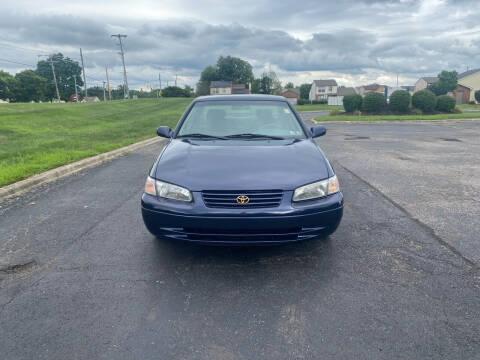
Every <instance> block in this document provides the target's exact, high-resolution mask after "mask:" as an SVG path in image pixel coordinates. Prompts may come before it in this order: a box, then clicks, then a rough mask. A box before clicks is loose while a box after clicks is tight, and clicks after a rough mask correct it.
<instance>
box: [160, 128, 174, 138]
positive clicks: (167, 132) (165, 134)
mask: <svg viewBox="0 0 480 360" xmlns="http://www.w3.org/2000/svg"><path fill="white" fill-rule="evenodd" d="M157 135H158V136H160V137H164V138H171V137H172V130H170V128H169V127H168V126H159V127H158V128H157Z"/></svg>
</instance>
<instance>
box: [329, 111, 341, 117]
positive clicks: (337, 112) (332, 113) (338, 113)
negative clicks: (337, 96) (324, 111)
mask: <svg viewBox="0 0 480 360" xmlns="http://www.w3.org/2000/svg"><path fill="white" fill-rule="evenodd" d="M340 114H341V112H340V110H338V109H333V110H331V111H330V115H331V116H336V115H340Z"/></svg>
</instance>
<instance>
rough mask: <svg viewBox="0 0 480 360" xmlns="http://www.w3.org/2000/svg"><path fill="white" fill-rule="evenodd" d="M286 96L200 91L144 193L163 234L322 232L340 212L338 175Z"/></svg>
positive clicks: (269, 238) (208, 236)
mask: <svg viewBox="0 0 480 360" xmlns="http://www.w3.org/2000/svg"><path fill="white" fill-rule="evenodd" d="M325 133H326V129H325V127H323V126H320V125H318V126H313V127H311V128H308V127H307V126H306V125H305V123H304V122H303V121H302V119H301V117H300V115H299V114H298V113H297V112H296V110H295V108H294V107H293V106H292V105H291V104H290V103H289V102H288V101H287V99H285V98H283V97H279V96H271V95H218V96H207V97H199V98H197V99H195V100H194V101H193V102H192V103H191V104H190V106H189V107H188V109H187V110H186V111H185V113H184V114H183V116H182V117H181V119H180V121H179V122H178V125H177V126H176V128H175V130H173V131H172V130H171V129H169V128H168V127H164V126H161V127H159V128H158V129H157V134H158V135H159V136H162V137H165V138H167V139H168V142H167V144H166V145H165V147H164V148H163V150H162V152H161V153H160V155H159V156H158V158H157V160H156V161H155V163H154V165H153V166H152V168H151V170H150V174H149V176H148V177H147V180H146V183H145V189H144V193H143V195H142V200H141V208H142V216H143V220H144V222H145V225H146V227H147V229H148V230H149V231H150V232H151V233H152V234H154V235H155V236H157V237H159V238H169V239H174V240H186V241H191V242H202V243H212V244H235V245H240V244H245V245H250V244H272V243H285V242H294V241H300V240H305V239H312V238H320V237H325V236H327V235H329V234H331V233H333V232H334V231H335V230H336V229H337V227H338V225H339V223H340V220H341V218H342V213H343V195H342V193H341V191H340V185H339V181H338V179H337V176H336V175H335V173H334V171H333V169H332V167H331V166H330V163H329V162H328V160H327V158H326V157H325V155H324V154H323V152H322V151H321V150H320V148H319V147H318V145H317V144H316V143H315V141H314V138H317V137H319V136H322V135H324V134H325Z"/></svg>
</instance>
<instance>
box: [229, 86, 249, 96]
mask: <svg viewBox="0 0 480 360" xmlns="http://www.w3.org/2000/svg"><path fill="white" fill-rule="evenodd" d="M232 94H250V89H249V87H248V85H245V84H232Z"/></svg>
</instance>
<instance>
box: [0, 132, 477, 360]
mask: <svg viewBox="0 0 480 360" xmlns="http://www.w3.org/2000/svg"><path fill="white" fill-rule="evenodd" d="M467 124H470V125H467ZM369 126H370V127H362V125H354V126H352V127H349V126H348V125H334V124H329V125H328V129H329V134H328V136H327V137H324V138H322V139H321V140H320V141H321V143H322V145H323V147H324V149H325V150H326V152H327V154H328V155H329V157H330V158H331V159H333V163H334V166H335V167H336V170H337V173H338V175H339V177H340V179H341V182H342V186H343V190H344V193H345V199H346V207H345V215H344V220H343V222H342V224H341V226H340V227H339V229H338V231H337V232H336V233H335V234H334V235H333V236H331V237H330V238H329V239H327V240H324V241H310V242H305V243H300V244H296V245H288V246H279V247H261V248H246V249H243V248H217V247H201V246H192V245H188V244H175V243H171V242H162V241H158V240H156V239H154V238H153V237H152V236H151V235H150V234H149V233H148V232H147V231H146V230H145V229H144V227H143V224H142V221H141V216H140V212H139V198H140V194H141V191H142V186H143V182H144V180H145V174H146V172H147V170H148V168H149V167H150V165H151V163H152V161H153V159H154V157H155V155H156V154H157V153H158V152H159V151H160V148H161V145H159V146H152V147H150V148H145V149H143V150H142V151H137V152H135V153H132V154H130V155H127V156H124V157H122V158H119V159H117V160H115V161H112V162H110V163H108V164H104V165H102V166H99V167H96V168H94V169H90V170H88V171H85V172H83V173H81V174H79V175H78V176H73V177H69V178H66V179H63V180H61V181H58V182H56V183H54V184H50V185H48V186H44V187H43V188H41V189H39V190H36V191H34V192H33V193H30V194H28V195H26V196H23V197H22V198H20V199H18V200H17V201H15V202H12V203H8V204H2V206H3V208H1V209H0V263H2V262H3V271H0V278H1V279H2V280H0V349H1V352H0V353H1V356H0V357H1V358H2V360H3V359H5V360H9V359H33V358H34V359H70V358H75V359H101V358H105V359H159V358H161V359H319V358H321V359H330V358H331V359H397V358H401V359H412V358H422V359H424V358H425V359H426V358H431V359H473V358H475V357H478V354H479V353H480V341H479V337H478V334H479V333H480V318H479V314H480V297H479V295H480V274H479V270H478V267H477V266H476V265H473V264H472V261H473V260H474V259H473V257H472V256H469V255H470V254H469V253H467V252H462V250H461V249H460V246H456V245H457V243H454V242H453V240H452V239H451V238H450V237H449V235H447V233H441V232H438V233H437V232H435V233H434V232H433V231H432V230H431V229H430V227H431V226H430V225H429V224H428V223H427V224H426V225H425V223H424V221H425V222H426V221H427V220H429V219H438V217H437V216H438V215H437V210H436V207H437V206H442V205H443V204H444V203H443V202H441V203H435V206H430V207H428V206H426V207H422V208H421V209H420V208H419V210H418V214H419V215H421V216H417V214H416V213H415V212H414V209H416V206H414V207H412V209H410V208H408V207H407V205H408V204H409V203H411V202H410V201H407V199H408V198H413V199H414V200H415V199H417V198H419V199H421V197H426V196H427V195H426V194H428V191H427V190H428V189H427V187H426V185H425V184H428V182H427V181H428V179H430V180H429V181H430V186H429V188H430V189H436V188H437V187H442V188H443V187H444V186H445V187H446V188H448V189H449V190H450V189H451V188H452V187H453V188H454V189H456V185H455V181H454V179H455V177H457V178H458V177H461V176H462V175H466V176H464V177H463V178H470V177H472V176H475V174H476V173H475V171H477V170H478V168H476V167H475V166H476V165H475V164H472V166H471V167H467V166H465V167H459V165H455V164H451V166H453V168H452V170H451V169H450V167H448V166H447V165H442V167H441V168H440V169H438V170H435V171H433V170H432V169H431V167H433V165H431V166H426V165H425V164H424V165H423V166H418V169H420V168H425V169H426V170H425V171H426V172H425V174H426V175H424V177H423V176H422V177H421V179H422V182H421V183H420V184H419V185H418V186H416V187H415V189H421V190H422V191H421V192H419V191H418V190H415V189H413V190H411V191H417V192H419V195H418V196H417V197H415V196H413V195H411V194H408V195H405V194H404V192H401V191H399V190H395V189H393V187H395V186H401V187H403V188H409V187H407V185H406V184H408V183H411V184H417V181H416V178H417V177H416V175H417V172H420V170H417V168H415V169H414V174H413V175H412V174H411V172H407V171H406V169H405V168H404V166H405V165H403V164H409V163H413V164H415V161H425V160H422V159H431V158H432V160H431V161H432V163H436V161H434V160H433V157H435V158H437V159H438V158H443V157H445V158H449V157H451V156H456V159H457V160H462V159H473V156H472V155H471V154H470V151H471V150H472V149H473V148H469V149H470V151H468V150H467V149H468V148H467V146H468V145H471V142H473V141H474V139H473V138H471V137H470V135H469V134H473V132H474V131H477V130H476V129H478V128H477V125H475V124H473V123H465V124H464V123H461V124H460V125H458V124H457V123H454V124H446V125H445V127H444V129H445V130H442V128H441V125H436V124H435V125H433V124H430V125H419V126H418V127H417V128H412V127H411V126H410V125H406V124H405V125H404V126H406V127H405V128H402V127H401V126H398V127H397V128H395V127H394V126H393V125H389V126H392V127H388V126H385V125H378V126H376V125H369ZM468 126H470V128H467V127H468ZM408 129H410V130H408ZM412 129H414V130H412ZM421 129H423V132H419V131H420V130H421ZM440 133H445V134H444V135H442V136H441V137H444V138H457V139H459V140H461V141H460V142H459V141H449V140H439V139H437V137H440V135H439V134H440ZM446 134H448V135H446ZM363 137H369V139H364V138H363ZM422 139H424V140H422ZM428 139H430V140H428ZM424 142H426V144H424ZM412 143H413V144H415V148H416V149H417V150H419V151H418V152H415V151H414V150H413V149H411V147H412V146H413V145H412ZM422 144H423V145H422ZM435 144H436V145H435ZM473 146H475V144H473ZM386 149H390V150H388V151H387V150H386ZM429 149H430V150H429ZM445 149H450V152H447V151H446V150H445ZM439 152H443V153H444V155H443V157H442V156H438V155H436V154H437V153H439ZM362 153H363V155H364V156H361V154H362ZM388 154H390V155H388ZM429 154H430V155H429ZM452 154H455V155H452ZM462 154H463V156H464V157H462ZM395 156H397V159H395ZM400 156H401V157H402V158H405V159H406V160H403V159H398V157H400ZM437 161H438V160H437ZM477 166H478V164H477ZM384 167H388V169H389V171H387V170H383V168H384ZM402 169H403V170H402ZM475 169H477V170H475ZM459 171H463V172H464V173H463V174H461V173H460V174H459ZM430 172H432V174H433V175H442V174H443V175H445V174H444V172H445V173H448V174H452V175H454V176H452V177H449V179H450V182H451V184H453V186H450V187H449V186H447V185H445V183H446V180H443V179H441V177H440V176H432V174H430ZM375 174H377V175H376V176H375ZM468 181H470V183H471V184H472V185H471V186H473V187H475V186H476V185H475V182H474V181H473V180H462V186H460V189H464V188H465V189H467V188H468V187H467V186H466V184H467V183H468ZM372 184H373V186H372ZM420 185H421V186H420ZM378 189H380V190H381V191H382V192H383V191H384V192H385V193H382V192H380V191H379V190H378ZM410 189H411V188H410ZM455 191H457V192H459V191H460V190H455ZM462 191H463V190H462ZM448 194H450V193H446V194H445V195H444V196H450V195H448ZM427 198H428V197H427ZM465 198H467V197H466V196H465V197H464V198H462V199H465ZM402 199H404V200H402ZM442 199H443V198H442ZM455 199H456V198H453V199H452V200H451V201H452V202H453V201H455ZM401 200H402V201H401ZM442 201H443V200H442ZM417 202H418V203H419V204H420V203H421V201H420V200H418V201H417ZM399 205H400V206H399ZM419 206H420V205H419ZM454 206H455V209H459V211H463V210H462V209H461V208H460V205H454ZM451 211H452V214H453V215H452V217H455V216H459V215H458V214H463V213H461V212H459V213H456V212H455V211H456V210H454V209H452V210H451ZM465 213H466V212H465ZM442 216H446V215H442ZM443 218H446V217H443ZM432 224H433V223H432ZM466 224H470V223H466ZM473 224H474V225H475V222H474V221H473ZM432 226H433V225H432ZM458 226H459V225H458ZM465 227H466V226H465ZM472 234H473V232H472ZM465 239H467V240H468V237H465ZM470 240H473V239H471V238H470ZM455 241H457V240H455ZM467 242H468V243H473V242H472V241H467ZM448 244H452V245H451V246H450V245H448ZM454 245H455V246H456V247H455V249H456V250H455V249H453V246H454ZM7 263H9V265H10V266H9V267H6V264H7Z"/></svg>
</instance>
